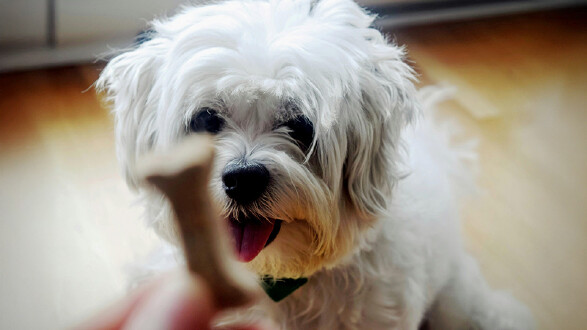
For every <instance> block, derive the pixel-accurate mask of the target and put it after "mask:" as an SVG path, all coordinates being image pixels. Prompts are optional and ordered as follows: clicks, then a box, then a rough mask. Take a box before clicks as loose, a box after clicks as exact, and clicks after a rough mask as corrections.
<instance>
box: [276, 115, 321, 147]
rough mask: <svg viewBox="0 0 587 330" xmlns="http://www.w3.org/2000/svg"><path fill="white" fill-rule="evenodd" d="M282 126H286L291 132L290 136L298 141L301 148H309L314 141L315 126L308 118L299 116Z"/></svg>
mask: <svg viewBox="0 0 587 330" xmlns="http://www.w3.org/2000/svg"><path fill="white" fill-rule="evenodd" d="M281 126H286V127H288V128H289V129H291V131H290V132H289V136H291V137H292V138H293V139H294V140H296V141H297V142H298V143H299V144H300V146H301V147H303V148H308V147H310V145H311V144H312V141H313V140H314V125H313V124H312V122H311V121H310V119H308V117H306V116H297V117H295V118H292V119H290V120H288V121H286V122H285V123H283V124H282V125H281Z"/></svg>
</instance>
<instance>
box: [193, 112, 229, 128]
mask: <svg viewBox="0 0 587 330" xmlns="http://www.w3.org/2000/svg"><path fill="white" fill-rule="evenodd" d="M224 124H225V121H224V119H223V118H222V117H220V115H219V114H218V112H217V111H216V110H214V109H210V108H203V109H201V110H200V111H199V112H198V113H197V114H196V115H195V116H194V117H193V118H192V120H191V121H190V127H189V129H190V131H192V132H208V133H212V134H216V133H218V132H220V131H221V130H222V128H223V127H224Z"/></svg>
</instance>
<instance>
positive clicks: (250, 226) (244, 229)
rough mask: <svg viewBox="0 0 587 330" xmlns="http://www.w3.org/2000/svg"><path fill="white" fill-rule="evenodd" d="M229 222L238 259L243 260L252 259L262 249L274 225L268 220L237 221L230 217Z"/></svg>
mask: <svg viewBox="0 0 587 330" xmlns="http://www.w3.org/2000/svg"><path fill="white" fill-rule="evenodd" d="M229 223H230V232H231V233H232V238H233V240H234V244H235V247H236V253H237V254H238V259H239V260H240V261H243V262H249V261H251V260H253V259H254V258H255V257H256V256H257V255H258V254H259V253H260V252H261V250H263V248H264V247H265V244H267V240H268V239H269V236H270V235H271V231H273V226H274V223H271V222H269V221H254V220H249V221H243V222H237V221H235V220H233V219H230V221H229Z"/></svg>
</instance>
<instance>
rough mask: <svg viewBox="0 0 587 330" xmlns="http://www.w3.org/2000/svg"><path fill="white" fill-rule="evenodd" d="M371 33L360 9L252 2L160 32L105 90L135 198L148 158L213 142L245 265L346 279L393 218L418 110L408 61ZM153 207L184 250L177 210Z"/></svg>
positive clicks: (211, 9)
mask: <svg viewBox="0 0 587 330" xmlns="http://www.w3.org/2000/svg"><path fill="white" fill-rule="evenodd" d="M372 21H373V17H372V16H370V15H368V14H366V13H365V12H364V11H363V10H362V9H361V8H359V7H358V6H357V5H356V4H355V3H354V2H352V1H351V0H321V1H313V0H303V1H295V0H278V1H273V0H269V1H262V0H259V1H257V0H252V1H229V2H222V3H218V4H212V5H205V6H201V7H190V8H186V9H184V10H183V11H182V12H181V13H179V14H178V15H176V16H174V17H172V18H170V19H166V20H160V21H156V22H154V23H153V31H154V32H153V33H152V36H151V39H150V40H148V41H146V42H144V43H143V44H141V45H139V46H138V47H137V48H136V49H134V50H131V51H129V52H126V53H123V54H121V55H119V56H118V57H116V58H114V59H113V60H112V61H111V62H110V63H109V64H108V65H107V67H106V68H105V69H104V71H103V73H102V75H101V77H100V79H99V81H98V87H100V88H102V89H105V90H107V92H108V94H109V97H110V99H111V101H112V103H113V108H114V114H115V119H116V136H117V146H118V155H119V158H120V160H121V162H122V165H123V167H124V170H125V174H126V177H127V180H128V182H129V183H130V185H132V186H136V184H137V182H136V177H135V176H134V168H135V165H136V159H137V157H138V156H140V155H141V154H143V153H145V152H147V151H149V150H153V149H160V148H166V147H168V146H170V145H172V144H173V143H176V142H177V141H178V140H180V139H181V138H182V137H184V136H186V135H187V134H191V133H193V132H207V133H209V134H213V135H214V136H215V141H216V146H217V157H216V160H215V166H214V169H215V170H214V173H213V178H212V181H211V183H210V190H211V192H212V196H213V198H214V200H215V201H216V202H217V203H218V205H219V206H220V208H221V209H222V214H223V216H224V218H225V220H226V221H227V222H228V223H229V224H230V228H231V231H232V233H233V237H234V241H235V243H236V246H237V251H238V255H239V258H240V259H241V260H242V261H246V262H249V265H250V267H251V268H252V269H253V270H254V271H256V272H258V273H259V274H266V275H272V276H275V277H299V276H307V275H310V274H311V273H313V272H315V271H317V270H319V269H321V268H324V267H331V266H333V265H335V264H336V263H337V262H338V261H340V260H341V258H343V257H344V256H345V255H348V254H349V253H351V251H353V248H354V247H356V246H357V245H358V244H359V242H360V239H361V234H362V233H363V232H364V231H365V229H366V228H369V226H372V225H373V221H374V219H375V218H376V217H377V216H378V215H381V214H382V213H383V212H385V210H386V208H387V203H388V202H389V200H390V195H391V190H392V186H393V185H394V183H395V181H396V170H395V162H396V160H397V155H396V154H397V150H398V148H399V144H400V141H399V139H400V131H401V129H402V127H403V126H404V125H405V124H406V123H407V122H408V121H409V119H410V118H411V116H412V113H413V111H414V108H415V107H416V105H415V99H414V95H415V92H414V86H413V84H412V79H413V75H412V71H411V70H410V68H409V66H407V65H406V64H405V63H404V62H403V55H404V54H403V50H402V49H401V48H399V47H396V46H394V45H392V44H389V43H388V42H387V41H386V40H385V38H384V37H383V36H382V35H381V33H380V32H379V31H377V30H376V29H373V28H371V27H370V25H371V23H372ZM149 194H150V195H149V197H148V207H149V209H150V211H149V213H150V217H151V218H152V220H153V222H154V225H155V227H156V228H157V229H158V230H159V232H160V233H161V234H162V235H164V236H165V237H167V238H168V239H172V240H173V239H174V236H175V232H174V228H173V225H172V221H170V211H169V207H168V205H167V204H166V203H165V202H164V201H162V200H161V197H160V196H156V195H155V194H154V193H152V192H151V193H149ZM269 243H270V244H269Z"/></svg>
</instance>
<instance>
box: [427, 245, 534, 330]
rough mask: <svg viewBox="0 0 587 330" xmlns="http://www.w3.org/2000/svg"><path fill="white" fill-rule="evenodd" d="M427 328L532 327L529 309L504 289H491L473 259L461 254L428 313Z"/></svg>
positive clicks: (518, 329)
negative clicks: (457, 263)
mask: <svg viewBox="0 0 587 330" xmlns="http://www.w3.org/2000/svg"><path fill="white" fill-rule="evenodd" d="M428 322H429V326H430V329H442V330H450V329H481V330H525V329H534V322H533V319H532V315H531V313H530V311H529V310H528V308H526V306H524V305H523V304H521V303H520V302H518V301H517V300H516V299H514V298H513V297H512V296H511V295H510V294H508V293H506V292H499V291H494V290H492V289H491V288H490V287H489V285H488V284H487V282H486V281H485V279H484V278H483V276H482V274H481V272H480V271H479V268H478V266H477V263H476V262H475V260H474V259H473V258H471V257H470V256H468V255H464V256H463V257H462V258H461V262H460V267H457V268H456V269H455V273H454V275H453V277H452V279H451V280H450V281H449V283H448V284H447V285H446V286H445V287H444V288H443V290H442V291H441V292H440V294H439V295H438V297H437V299H436V302H435V303H434V305H433V306H432V309H431V310H430V311H429V313H428Z"/></svg>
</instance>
